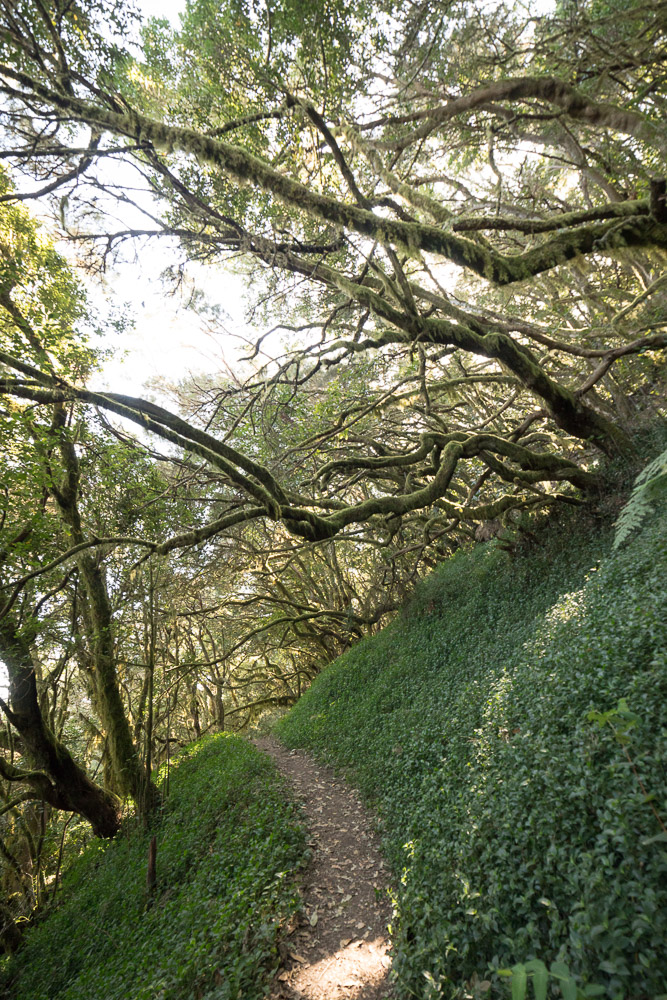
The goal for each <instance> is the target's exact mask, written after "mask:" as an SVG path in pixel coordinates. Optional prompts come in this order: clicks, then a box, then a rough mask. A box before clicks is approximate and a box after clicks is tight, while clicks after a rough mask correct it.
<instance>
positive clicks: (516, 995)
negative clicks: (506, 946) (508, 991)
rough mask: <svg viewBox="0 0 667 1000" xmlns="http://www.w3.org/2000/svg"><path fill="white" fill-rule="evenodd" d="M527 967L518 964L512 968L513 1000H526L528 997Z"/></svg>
mask: <svg viewBox="0 0 667 1000" xmlns="http://www.w3.org/2000/svg"><path fill="white" fill-rule="evenodd" d="M526 984H527V976H526V967H525V966H524V965H521V964H518V965H513V966H512V1000H524V997H525V995H526Z"/></svg>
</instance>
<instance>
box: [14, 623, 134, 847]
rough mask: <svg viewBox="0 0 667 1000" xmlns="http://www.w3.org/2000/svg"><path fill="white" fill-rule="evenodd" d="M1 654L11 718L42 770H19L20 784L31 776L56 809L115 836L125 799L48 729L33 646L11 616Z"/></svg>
mask: <svg viewBox="0 0 667 1000" xmlns="http://www.w3.org/2000/svg"><path fill="white" fill-rule="evenodd" d="M0 655H1V656H2V661H3V663H5V665H6V667H7V670H8V672H9V705H8V706H7V714H8V715H9V719H10V721H11V723H12V725H13V726H14V727H15V728H16V729H17V730H18V732H19V733H20V735H21V739H22V749H23V753H24V755H25V757H26V758H27V760H28V761H29V762H30V764H31V765H32V766H33V767H34V768H37V769H38V771H39V773H36V772H34V771H33V772H18V770H16V771H15V774H14V776H15V779H16V780H24V775H25V780H26V781H27V783H28V784H30V785H32V786H33V787H34V788H35V791H36V793H37V794H39V796H41V797H43V798H44V799H45V801H47V802H48V803H49V804H50V805H52V806H53V807H54V808H56V809H65V810H68V811H71V812H75V813H77V814H78V815H79V816H83V817H84V818H85V819H87V820H88V821H89V822H90V824H91V826H92V828H93V832H94V833H95V834H96V835H97V836H98V837H113V836H114V835H115V834H116V833H117V831H118V828H119V825H120V805H121V803H120V800H119V799H118V798H117V797H116V796H115V795H113V794H112V793H111V792H109V791H107V790H106V789H104V788H100V786H99V785H97V784H95V782H94V781H92V780H91V778H89V776H88V775H87V774H86V772H85V771H84V769H83V768H82V767H81V766H80V765H79V764H77V762H76V761H75V760H74V758H73V757H72V755H71V753H70V752H69V750H68V749H67V747H66V746H64V745H63V744H62V743H61V742H60V741H59V740H58V739H57V738H56V736H55V735H54V733H53V732H52V731H51V730H50V728H49V727H48V725H47V724H46V722H45V720H44V717H43V715H42V712H41V710H40V707H39V698H38V693H37V678H36V676H35V670H34V667H33V664H32V656H31V653H30V644H29V641H28V639H27V637H26V636H25V635H24V634H23V633H22V632H21V631H20V629H19V628H18V626H17V624H16V622H15V621H14V620H13V619H12V618H11V617H10V616H5V617H4V618H3V619H2V621H0ZM12 770H13V771H14V769H12Z"/></svg>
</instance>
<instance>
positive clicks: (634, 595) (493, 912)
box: [278, 507, 667, 1000]
mask: <svg viewBox="0 0 667 1000" xmlns="http://www.w3.org/2000/svg"><path fill="white" fill-rule="evenodd" d="M607 513H608V512H607ZM664 514H665V510H664V507H663V508H662V510H656V511H654V514H653V516H652V517H651V518H649V519H646V520H645V522H644V525H643V527H642V529H641V530H640V531H638V532H635V533H634V534H633V535H632V536H631V537H630V538H629V539H628V541H627V542H626V543H624V544H623V545H622V546H620V547H619V548H618V549H617V550H613V549H612V540H613V532H612V531H611V530H610V529H609V527H607V529H606V530H601V528H600V518H599V517H596V516H595V515H596V512H595V511H593V512H591V511H590V509H589V510H586V509H585V508H582V509H580V510H579V511H574V512H572V513H569V512H566V513H565V514H564V515H562V516H561V518H560V522H559V523H554V522H553V520H552V521H551V523H549V524H547V525H546V526H545V527H543V528H542V530H541V531H540V532H539V533H538V535H537V536H536V537H535V539H534V544H532V545H531V547H530V551H529V553H528V554H527V555H523V556H522V555H514V557H512V556H511V555H510V554H508V552H506V551H503V550H502V548H501V547H498V546H497V545H495V544H494V543H490V544H486V545H482V546H478V547H476V548H475V549H474V550H473V551H472V552H465V553H459V554H458V555H457V556H455V557H454V558H452V559H450V560H448V561H447V562H445V563H444V564H443V565H442V566H441V567H440V569H439V570H436V571H435V572H434V573H433V574H432V575H430V576H429V577H428V578H426V579H425V580H424V581H423V583H422V585H421V586H420V587H419V589H418V591H417V593H416V594H415V596H414V598H413V600H412V602H411V603H410V605H409V606H408V607H406V608H405V609H404V612H403V613H402V615H400V616H399V617H398V618H397V619H396V620H395V621H394V622H393V623H392V624H391V625H390V626H389V627H388V628H386V629H385V630H384V631H383V632H382V633H380V634H379V635H377V636H376V637H373V638H369V639H366V640H364V641H363V642H361V643H360V644H359V645H357V646H355V647H354V648H353V649H352V650H351V651H350V652H348V653H347V654H346V655H345V656H343V657H341V658H340V659H339V660H337V661H336V662H335V663H334V664H333V665H332V666H331V667H329V668H328V669H327V670H326V671H325V672H323V673H322V674H321V675H320V676H319V677H318V678H317V680H316V681H315V683H314V684H313V685H312V687H311V688H310V690H309V691H308V692H307V693H306V694H305V695H304V696H303V697H302V698H301V700H300V701H299V702H298V703H297V705H296V706H295V707H294V708H293V709H292V711H291V712H290V713H289V714H288V715H287V716H286V717H285V718H284V719H283V720H282V721H281V722H280V723H279V724H278V732H279V735H280V737H281V739H282V740H283V741H284V742H285V743H286V744H287V745H288V746H298V747H303V748H308V749H309V750H311V751H312V752H314V753H315V754H316V756H317V757H319V758H320V759H322V760H325V761H327V762H328V763H330V764H333V765H334V766H335V767H336V768H339V769H341V770H343V771H344V772H345V773H346V774H347V775H348V776H349V777H350V778H351V780H352V781H353V782H355V783H356V784H357V785H358V786H359V787H360V789H361V790H362V791H363V792H364V793H365V795H366V796H367V797H368V798H369V799H370V800H372V801H374V802H375V804H376V805H377V807H378V809H379V811H380V815H381V820H382V825H383V831H384V839H385V848H386V851H387V853H388V856H389V858H390V860H391V863H392V866H393V868H394V871H395V872H396V873H397V874H398V875H399V876H400V878H399V882H400V884H399V889H398V895H397V899H396V900H395V909H396V913H395V920H394V926H393V928H392V930H393V941H394V971H395V973H396V974H397V975H398V978H399V982H400V984H401V987H402V990H403V992H404V994H405V995H406V996H411V997H420V998H427V1000H435V998H436V997H443V998H447V1000H453V998H475V997H482V996H485V997H498V998H501V997H508V996H509V995H510V992H511V995H512V996H513V997H522V996H524V995H528V996H533V995H534V996H535V997H536V998H537V997H546V996H547V995H548V996H554V997H558V996H563V997H565V998H566V1000H569V998H570V997H572V1000H575V998H579V997H594V996H601V997H607V998H610V1000H649V998H650V1000H658V998H664V997H666V996H667V987H666V985H665V972H664V970H665V968H666V967H667V947H666V942H667V833H666V832H665V821H666V820H667V769H666V767H665V748H666V736H667V708H666V705H667V700H666V698H665V695H666V694H667V614H666V610H667V518H665V516H664ZM608 523H609V517H608V516H607V524H608ZM512 969H514V974H513V976H512V977H511V979H512V980H513V981H512V982H510V977H509V971H510V970H512ZM503 972H504V975H503Z"/></svg>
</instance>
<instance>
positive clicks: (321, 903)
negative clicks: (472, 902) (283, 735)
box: [254, 737, 392, 1000]
mask: <svg viewBox="0 0 667 1000" xmlns="http://www.w3.org/2000/svg"><path fill="white" fill-rule="evenodd" d="M254 742H255V745H256V746H257V747H259V749H261V750H264V751H265V752H266V753H268V754H270V756H271V757H272V758H273V760H274V762H275V764H276V766H277V767H278V770H279V771H280V772H281V773H282V774H283V775H284V776H285V778H287V781H288V782H289V784H290V785H291V786H292V789H293V791H294V794H295V796H296V797H297V798H298V799H299V800H300V802H301V803H302V805H303V809H304V812H305V815H306V817H307V819H308V822H309V826H310V846H311V848H312V851H313V859H312V861H311V863H310V864H309V865H308V868H307V869H306V871H305V872H304V875H303V877H302V881H301V885H300V891H301V897H302V900H303V912H302V914H301V916H300V918H299V919H298V920H296V921H295V922H294V927H293V929H292V931H291V933H290V934H289V936H288V938H287V940H286V942H285V943H284V944H283V945H282V948H281V955H282V959H283V962H282V967H281V971H280V972H279V973H278V976H277V978H276V982H275V985H274V989H273V992H272V994H271V1000H342V998H346V1000H385V998H388V997H390V996H392V990H391V985H390V983H389V976H388V973H389V969H390V966H391V960H390V958H389V956H388V954H387V952H388V950H389V941H388V936H387V925H388V923H389V920H390V918H391V905H390V902H389V898H388V895H387V884H388V872H387V870H386V866H385V863H384V861H383V860H382V856H381V854H380V850H379V840H378V837H377V836H376V834H375V833H374V831H373V822H372V818H371V817H370V816H369V814H368V812H367V811H366V810H365V809H364V807H363V806H362V804H361V802H360V800H359V797H358V795H357V794H356V792H354V790H353V789H351V788H350V787H349V786H348V785H347V784H346V783H345V782H344V781H343V780H342V779H340V778H337V777H336V776H335V775H334V774H333V772H332V771H331V770H330V769H329V768H326V767H323V766H322V765H320V764H317V763H315V761H313V760H312V759H311V758H310V757H309V756H308V755H307V754H305V753H302V752H301V751H298V750H286V749H285V747H283V746H281V745H280V744H279V743H278V741H277V740H274V739H272V738H271V737H262V738H259V739H257V740H255V741H254Z"/></svg>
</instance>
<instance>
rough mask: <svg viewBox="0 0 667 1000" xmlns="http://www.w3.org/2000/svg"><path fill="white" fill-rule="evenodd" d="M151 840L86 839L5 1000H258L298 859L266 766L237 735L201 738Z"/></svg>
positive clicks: (3, 986) (289, 905) (1, 987)
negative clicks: (152, 855) (152, 850)
mask: <svg viewBox="0 0 667 1000" xmlns="http://www.w3.org/2000/svg"><path fill="white" fill-rule="evenodd" d="M170 785H171V787H170V794H169V796H168V798H167V800H166V806H165V814H164V816H163V817H162V819H161V821H160V823H159V824H158V825H157V827H156V833H157V879H156V884H155V888H154V890H153V891H152V892H148V890H147V887H146V859H147V853H148V843H149V840H150V833H146V832H145V831H143V830H141V829H138V828H136V827H131V828H128V829H126V830H125V831H124V832H123V833H121V834H120V835H119V837H118V838H117V839H116V840H115V841H113V842H111V843H102V842H99V841H98V842H94V843H93V844H91V845H89V847H88V848H87V849H86V852H85V854H84V855H83V857H81V858H79V859H78V861H76V862H75V863H74V864H73V866H72V870H71V871H70V872H69V873H68V876H67V878H66V879H65V885H64V888H63V893H62V903H61V905H60V906H59V907H58V908H57V909H56V910H55V912H51V913H50V914H49V916H48V919H46V920H45V921H44V922H43V923H42V924H41V925H39V926H38V927H36V928H35V929H33V930H32V931H30V932H29V933H28V934H27V935H26V941H25V944H24V946H23V948H22V949H21V950H20V951H19V952H18V953H17V955H16V956H15V958H14V959H13V960H9V961H7V960H6V959H5V960H4V967H2V968H0V995H2V996H6V997H11V998H12V1000H160V998H163V1000H166V998H168V1000H194V998H197V1000H207V998H208V1000H213V998H215V1000H231V998H236V997H241V996H243V997H244V1000H253V998H254V1000H259V998H261V997H264V996H265V994H266V990H267V989H268V984H269V981H270V978H271V973H272V971H273V970H274V969H275V967H276V965H277V963H278V955H277V948H276V938H277V934H278V930H279V926H280V924H281V923H282V922H283V921H284V920H285V919H286V918H287V917H288V916H289V914H290V913H292V912H293V911H294V909H295V907H296V894H295V890H294V887H293V883H292V880H291V878H290V875H291V873H293V872H294V871H295V869H296V868H297V867H298V866H299V864H300V862H301V860H302V858H303V851H304V835H303V831H302V828H301V826H300V824H299V823H298V822H297V816H296V810H295V808H294V806H293V805H292V804H290V803H288V802H286V801H285V799H286V796H285V787H284V784H283V782H282V781H281V780H280V779H279V778H278V775H277V773H276V771H275V768H274V767H273V765H272V763H271V761H270V760H269V759H268V758H267V757H266V755H265V754H262V753H260V752H259V751H258V750H255V748H254V747H252V746H251V745H250V744H249V743H247V742H246V741H245V740H243V739H241V738H239V737H236V736H230V735H228V734H223V735H220V736H215V737H205V738H204V739H203V740H201V741H199V742H198V743H195V744H193V745H192V746H191V747H189V748H187V749H186V750H185V751H184V752H183V753H182V754H181V755H180V756H179V757H178V758H177V759H176V761H175V762H174V763H173V765H172V770H171V776H170Z"/></svg>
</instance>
